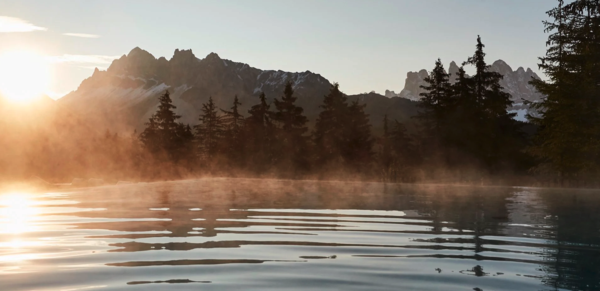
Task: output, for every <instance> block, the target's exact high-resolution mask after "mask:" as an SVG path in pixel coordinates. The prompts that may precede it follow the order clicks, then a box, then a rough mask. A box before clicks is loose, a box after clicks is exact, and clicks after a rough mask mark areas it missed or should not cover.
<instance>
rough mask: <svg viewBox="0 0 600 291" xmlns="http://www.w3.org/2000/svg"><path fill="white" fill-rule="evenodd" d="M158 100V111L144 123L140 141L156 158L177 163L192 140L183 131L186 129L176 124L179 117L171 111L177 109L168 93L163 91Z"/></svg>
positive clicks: (187, 133)
mask: <svg viewBox="0 0 600 291" xmlns="http://www.w3.org/2000/svg"><path fill="white" fill-rule="evenodd" d="M158 100H159V102H160V103H159V105H158V110H157V111H156V113H154V114H153V115H152V117H151V118H150V120H149V121H148V123H146V129H145V130H144V131H143V132H142V133H141V134H140V140H141V141H142V144H143V145H144V147H145V148H146V149H148V150H149V151H150V152H151V153H152V154H153V155H154V156H155V157H156V158H159V157H160V156H164V157H166V158H167V159H168V160H170V161H172V162H177V161H179V160H181V159H182V158H183V157H184V156H185V154H184V152H185V148H187V147H188V146H189V145H190V143H191V140H192V139H191V138H190V136H189V132H187V131H186V130H185V129H186V127H185V126H184V125H183V124H181V123H178V122H177V120H178V119H179V118H181V116H179V115H177V114H175V112H174V111H173V110H174V109H176V108H177V107H175V106H174V105H173V102H172V100H171V97H170V94H169V91H165V93H164V94H163V95H161V96H160V97H159V98H158Z"/></svg>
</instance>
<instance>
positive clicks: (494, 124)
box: [456, 36, 521, 173]
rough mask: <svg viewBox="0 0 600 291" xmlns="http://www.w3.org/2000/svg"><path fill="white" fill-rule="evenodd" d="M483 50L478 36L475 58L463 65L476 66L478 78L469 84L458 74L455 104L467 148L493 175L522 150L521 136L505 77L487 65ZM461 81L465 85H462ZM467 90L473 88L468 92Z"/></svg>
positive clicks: (471, 79) (472, 79) (473, 78)
mask: <svg viewBox="0 0 600 291" xmlns="http://www.w3.org/2000/svg"><path fill="white" fill-rule="evenodd" d="M484 47H485V45H484V44H483V43H482V42H481V38H480V37H479V36H478V37H477V45H476V50H475V53H474V55H473V56H472V57H470V58H469V59H468V60H467V61H466V62H465V63H463V65H473V66H475V75H474V76H472V77H470V78H468V79H469V80H466V78H465V76H464V72H459V81H458V83H459V84H458V85H457V88H458V90H457V91H459V93H460V94H461V95H460V97H459V98H457V99H456V102H457V103H458V104H459V106H461V111H462V112H461V113H463V117H459V120H460V121H461V122H459V125H460V126H464V127H465V131H464V133H465V135H463V140H464V141H463V144H464V145H465V147H464V148H465V149H467V152H468V153H471V154H472V155H473V156H474V157H475V158H476V159H477V160H478V161H479V162H480V163H481V164H482V166H484V167H485V168H486V169H487V170H488V171H489V172H490V173H494V172H497V171H498V170H499V169H500V168H504V167H509V166H511V165H507V162H508V161H510V160H511V157H513V156H515V155H516V154H517V152H518V150H519V149H517V144H519V142H518V140H519V139H520V137H521V133H520V126H519V124H518V123H517V122H516V121H515V120H514V116H515V113H508V111H507V110H508V108H509V107H510V106H512V104H513V102H512V100H511V96H510V94H508V93H506V92H504V90H503V88H502V86H501V85H500V80H502V78H503V76H502V75H501V74H499V73H497V72H493V71H491V70H490V66H489V65H487V63H486V62H485V53H484V52H483V48H484ZM461 75H462V76H461ZM461 81H463V82H465V83H464V84H461V83H460V82H461ZM465 86H472V88H471V89H468V90H465V88H464V87H465ZM469 95H471V96H469ZM463 98H464V99H463ZM465 117H466V119H465Z"/></svg>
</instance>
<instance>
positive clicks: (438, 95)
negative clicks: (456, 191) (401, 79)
mask: <svg viewBox="0 0 600 291" xmlns="http://www.w3.org/2000/svg"><path fill="white" fill-rule="evenodd" d="M449 78H450V75H449V74H447V73H446V70H445V69H444V65H443V64H442V61H441V60H440V59H437V61H436V62H435V67H434V69H433V70H432V71H431V73H430V74H429V76H427V77H426V78H425V80H424V81H425V83H426V85H425V86H421V88H422V89H424V90H425V91H424V92H423V93H421V94H420V96H421V97H422V98H421V99H420V100H419V104H418V106H419V108H420V110H419V112H418V114H417V116H416V118H417V119H418V120H419V121H420V125H421V127H422V130H421V131H422V132H421V144H422V145H423V146H424V149H423V150H424V152H426V153H427V158H428V160H431V161H434V162H438V160H439V159H443V160H446V158H443V157H444V156H445V154H446V146H447V145H448V144H447V139H448V136H447V135H448V126H449V125H451V123H450V117H451V115H452V113H453V112H454V111H455V110H456V108H455V107H454V105H455V104H454V102H453V101H454V100H453V96H452V90H451V88H452V86H451V84H450V81H449Z"/></svg>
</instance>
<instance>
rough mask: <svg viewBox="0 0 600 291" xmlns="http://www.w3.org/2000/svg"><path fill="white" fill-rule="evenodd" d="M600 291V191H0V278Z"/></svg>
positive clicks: (205, 286)
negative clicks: (0, 192)
mask: <svg viewBox="0 0 600 291" xmlns="http://www.w3.org/2000/svg"><path fill="white" fill-rule="evenodd" d="M307 289H313V290H600V191H590V190H587V191H586V190H564V189H555V190H550V189H536V188H498V187H460V186H407V185H385V184H378V183H346V182H344V183H341V182H310V181H309V182H307V181H276V180H250V179H207V180H194V181H180V182H165V183H148V184H132V185H123V186H110V187H101V188H90V189H79V190H65V191H57V192H48V193H31V192H30V193H27V192H12V193H2V194H0V290H3V291H4V290H11V291H12V290H69V291H74V290H307Z"/></svg>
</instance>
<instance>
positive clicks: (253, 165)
mask: <svg viewBox="0 0 600 291" xmlns="http://www.w3.org/2000/svg"><path fill="white" fill-rule="evenodd" d="M259 99H260V103H259V104H256V105H254V106H252V108H250V110H248V113H249V114H250V116H249V117H248V118H247V119H246V122H245V123H244V136H245V138H246V143H245V145H246V147H245V149H244V151H245V152H246V153H247V159H248V161H249V162H248V166H249V168H250V169H251V170H253V171H256V172H259V173H260V172H263V171H265V170H267V169H268V168H269V167H270V166H271V165H272V163H273V152H272V147H273V144H274V141H275V132H274V130H275V128H274V126H273V123H272V122H271V119H270V118H269V108H270V105H269V104H267V100H266V96H265V93H264V92H263V93H261V94H260V97H259Z"/></svg>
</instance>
